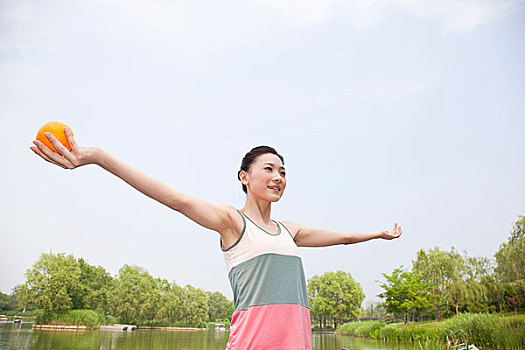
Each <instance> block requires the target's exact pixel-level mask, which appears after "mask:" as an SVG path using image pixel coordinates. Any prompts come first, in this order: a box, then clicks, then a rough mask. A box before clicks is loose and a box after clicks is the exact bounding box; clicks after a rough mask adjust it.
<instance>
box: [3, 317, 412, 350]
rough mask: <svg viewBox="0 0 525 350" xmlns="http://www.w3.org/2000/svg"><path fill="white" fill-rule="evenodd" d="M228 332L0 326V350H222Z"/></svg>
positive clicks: (319, 341) (365, 348)
mask: <svg viewBox="0 0 525 350" xmlns="http://www.w3.org/2000/svg"><path fill="white" fill-rule="evenodd" d="M228 334H229V333H228V331H225V332H224V331H222V332H219V331H215V330H214V329H210V330H208V331H197V332H191V331H160V330H137V331H133V332H123V331H105V330H104V331H100V330H93V331H50V330H33V329H31V324H30V323H25V324H22V325H21V326H13V324H12V323H0V349H2V350H4V349H6V350H7V349H9V350H15V349H16V350H23V349H27V350H29V349H31V350H51V349H53V350H77V349H78V350H87V349H98V350H124V349H126V350H168V349H169V350H175V349H180V350H182V349H196V350H219V349H220V350H224V349H225V348H226V342H227V341H228ZM312 348H313V349H314V350H339V349H342V348H347V349H351V350H394V349H395V350H413V347H412V346H411V345H410V344H399V343H384V342H378V341H373V340H369V339H363V338H354V337H348V336H341V335H335V334H329V333H313V336H312Z"/></svg>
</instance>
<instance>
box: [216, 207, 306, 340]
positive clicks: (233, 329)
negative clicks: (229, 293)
mask: <svg viewBox="0 0 525 350" xmlns="http://www.w3.org/2000/svg"><path fill="white" fill-rule="evenodd" d="M237 211H238V210H237ZM238 212H239V214H241V216H242V219H243V223H244V226H243V230H242V233H241V235H240V237H239V239H238V240H237V241H236V242H235V243H234V244H233V245H232V246H231V247H229V248H227V249H222V240H221V249H222V250H223V253H224V260H225V262H226V267H227V269H228V278H229V280H230V285H231V287H232V290H233V301H234V305H235V311H234V313H233V316H232V322H231V326H230V338H229V340H228V345H227V347H226V349H229V350H237V349H242V350H247V349H311V344H312V333H311V325H310V312H309V311H310V310H309V305H308V294H307V291H306V282H305V276H304V270H303V264H302V261H301V257H300V256H299V249H298V248H297V245H296V244H295V242H294V240H293V237H292V235H291V234H290V232H289V231H288V229H287V228H286V227H285V226H284V225H283V224H281V223H280V222H279V223H278V222H275V221H274V222H275V223H276V224H277V227H278V231H277V233H275V234H272V233H270V232H267V231H265V230H263V229H262V228H260V227H259V226H257V224H255V223H254V222H253V221H252V220H251V219H250V218H249V217H247V216H246V215H244V214H243V213H241V212H240V211H238Z"/></svg>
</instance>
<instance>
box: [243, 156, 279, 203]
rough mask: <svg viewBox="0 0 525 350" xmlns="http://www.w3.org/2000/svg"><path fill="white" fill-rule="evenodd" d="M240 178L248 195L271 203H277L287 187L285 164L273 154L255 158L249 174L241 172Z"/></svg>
mask: <svg viewBox="0 0 525 350" xmlns="http://www.w3.org/2000/svg"><path fill="white" fill-rule="evenodd" d="M240 177H241V182H242V183H243V184H245V185H246V187H247V189H248V195H253V196H256V197H259V198H261V199H265V200H267V201H269V202H277V201H278V200H279V199H280V198H281V196H282V195H283V193H284V189H285V187H286V173H285V169H284V166H283V162H282V161H281V159H280V158H279V157H278V156H276V155H275V154H272V153H266V154H261V155H260V156H258V157H257V158H255V161H254V162H253V163H252V165H251V166H250V169H249V170H248V172H247V173H246V172H244V171H243V172H241V174H240Z"/></svg>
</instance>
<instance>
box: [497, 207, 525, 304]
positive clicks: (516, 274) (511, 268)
mask: <svg viewBox="0 0 525 350" xmlns="http://www.w3.org/2000/svg"><path fill="white" fill-rule="evenodd" d="M495 256H496V262H497V266H496V274H497V277H498V279H499V280H500V281H501V283H502V284H504V285H505V294H506V295H505V297H506V302H507V304H508V305H509V307H511V308H512V309H513V310H514V311H515V312H517V310H518V308H525V217H524V216H520V218H519V219H518V220H517V221H516V222H515V223H514V227H513V230H512V232H511V235H510V237H509V239H508V240H507V242H505V243H503V244H502V245H501V246H500V248H499V250H498V251H497V252H496V255H495Z"/></svg>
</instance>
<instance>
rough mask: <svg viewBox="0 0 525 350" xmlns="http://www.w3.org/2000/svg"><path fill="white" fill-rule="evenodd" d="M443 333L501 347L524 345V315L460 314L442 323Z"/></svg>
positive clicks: (481, 344)
mask: <svg viewBox="0 0 525 350" xmlns="http://www.w3.org/2000/svg"><path fill="white" fill-rule="evenodd" d="M443 334H445V335H446V336H448V337H449V338H450V339H452V340H455V341H459V342H468V343H469V344H476V345H477V346H484V345H488V346H498V347H501V348H519V347H521V348H523V347H525V317H523V316H517V317H514V318H509V317H505V316H503V315H491V314H468V313H467V314H461V315H459V316H458V317H454V318H451V319H449V320H447V321H446V322H445V324H444V325H443Z"/></svg>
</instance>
